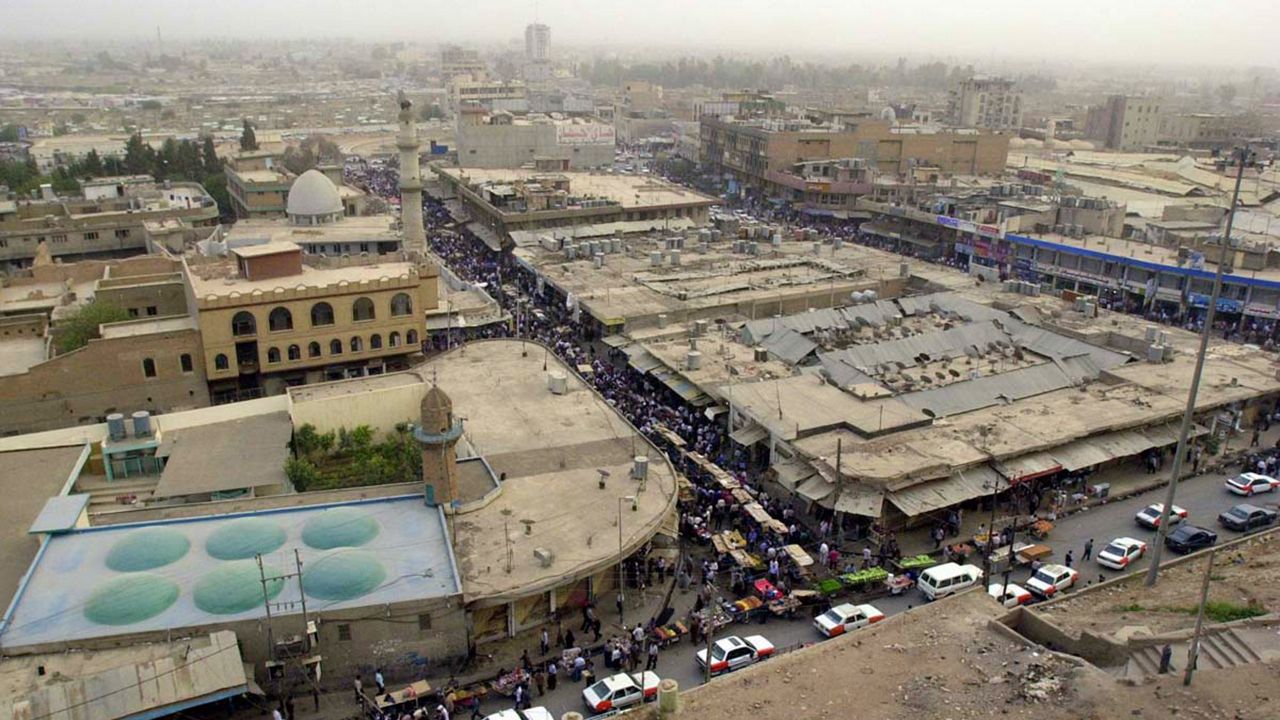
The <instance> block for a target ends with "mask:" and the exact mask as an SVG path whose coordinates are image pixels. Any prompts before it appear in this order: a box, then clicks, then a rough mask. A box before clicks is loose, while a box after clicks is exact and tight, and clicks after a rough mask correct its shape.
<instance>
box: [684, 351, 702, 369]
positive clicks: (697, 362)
mask: <svg viewBox="0 0 1280 720" xmlns="http://www.w3.org/2000/svg"><path fill="white" fill-rule="evenodd" d="M684 363H685V368H686V369H687V370H699V369H701V368H702V352H701V351H700V350H690V351H689V352H687V353H685V356H684Z"/></svg>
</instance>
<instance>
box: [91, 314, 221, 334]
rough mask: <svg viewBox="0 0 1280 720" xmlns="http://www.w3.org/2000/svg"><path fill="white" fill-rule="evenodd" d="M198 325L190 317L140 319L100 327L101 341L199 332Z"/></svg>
mask: <svg viewBox="0 0 1280 720" xmlns="http://www.w3.org/2000/svg"><path fill="white" fill-rule="evenodd" d="M199 329H200V324H199V323H197V322H196V319H195V318H194V317H191V316H190V315H176V316H173V317H165V318H154V319H152V318H142V319H139V320H131V321H126V322H120V323H111V324H109V325H103V326H102V337H103V339H108V338H122V337H137V336H139V335H151V334H154V333H163V332H179V331H182V330H199Z"/></svg>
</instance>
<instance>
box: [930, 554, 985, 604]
mask: <svg viewBox="0 0 1280 720" xmlns="http://www.w3.org/2000/svg"><path fill="white" fill-rule="evenodd" d="M980 580H982V570H980V569H978V568H977V567H975V566H973V565H957V564H955V563H943V564H941V565H934V566H933V567H931V568H929V569H928V570H925V571H924V572H922V573H920V579H918V580H916V585H918V586H919V587H920V592H921V593H922V594H923V595H924V597H925V599H926V600H937V599H938V598H942V597H946V596H948V595H954V594H955V593H958V592H960V591H961V590H964V589H966V588H971V587H973V586H974V585H976V584H977V583H978V581H980Z"/></svg>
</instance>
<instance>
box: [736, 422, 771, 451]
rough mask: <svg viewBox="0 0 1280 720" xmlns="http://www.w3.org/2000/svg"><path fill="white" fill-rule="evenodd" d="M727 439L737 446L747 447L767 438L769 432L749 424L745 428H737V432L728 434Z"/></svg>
mask: <svg viewBox="0 0 1280 720" xmlns="http://www.w3.org/2000/svg"><path fill="white" fill-rule="evenodd" d="M729 437H730V438H732V439H733V441H734V442H736V443H738V444H739V445H742V446H743V447H748V446H751V445H755V444H756V443H758V442H760V441H761V440H763V439H765V438H767V437H769V431H768V430H765V429H764V428H762V427H760V426H759V425H757V424H755V423H751V424H749V425H747V426H746V427H741V428H738V429H737V430H734V431H733V432H731V433H729Z"/></svg>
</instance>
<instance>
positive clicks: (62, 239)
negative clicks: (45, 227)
mask: <svg viewBox="0 0 1280 720" xmlns="http://www.w3.org/2000/svg"><path fill="white" fill-rule="evenodd" d="M49 239H50V240H52V241H53V242H56V243H64V242H66V241H67V236H66V235H62V234H59V235H51V236H49Z"/></svg>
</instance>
